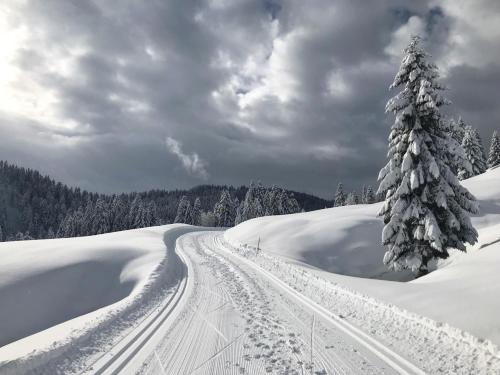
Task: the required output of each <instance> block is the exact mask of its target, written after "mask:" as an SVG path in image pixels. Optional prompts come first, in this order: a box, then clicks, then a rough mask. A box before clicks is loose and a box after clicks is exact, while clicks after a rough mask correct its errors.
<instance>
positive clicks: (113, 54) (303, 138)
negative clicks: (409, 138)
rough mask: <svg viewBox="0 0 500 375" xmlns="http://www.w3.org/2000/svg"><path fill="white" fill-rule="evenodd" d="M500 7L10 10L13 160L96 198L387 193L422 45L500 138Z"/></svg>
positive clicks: (44, 4) (436, 2)
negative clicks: (251, 190) (241, 191)
mask: <svg viewBox="0 0 500 375" xmlns="http://www.w3.org/2000/svg"><path fill="white" fill-rule="evenodd" d="M499 17H500V2H499V1H498V0H432V1H411V0H408V1H395V0H394V1H392V0H378V1H366V0H324V1H323V0H311V1H303V0H291V1H280V0H211V1H191V0H144V1H143V0H135V1H131V0H120V1H105V0H102V1H97V0H94V1H90V0H89V1H86V0H26V1H23V0H19V1H18V0H6V1H2V2H1V4H0V84H1V89H0V159H5V160H8V161H11V162H14V163H17V164H20V165H23V166H27V167H32V168H36V169H39V170H41V171H42V172H43V173H48V174H50V175H51V176H52V177H54V178H55V179H57V180H60V181H63V182H65V183H67V184H70V185H73V186H81V187H83V188H86V189H90V190H93V191H99V192H121V191H132V190H145V189H150V188H167V189H172V188H185V187H191V186H194V185H197V184H201V183H216V184H235V185H239V184H246V183H248V182H249V180H251V179H255V180H258V179H260V180H262V181H263V182H264V183H266V184H273V183H276V184H281V185H284V186H286V187H289V188H291V189H295V190H300V191H306V192H311V193H315V194H319V195H321V196H324V197H331V195H332V194H333V191H334V189H335V186H336V184H337V182H338V181H343V182H344V183H345V184H346V185H347V186H348V187H350V188H358V189H359V187H360V185H361V184H363V183H366V184H368V183H372V184H374V183H375V178H376V175H377V173H378V170H379V169H380V167H381V166H382V165H383V164H384V163H385V153H386V138H387V134H388V129H389V126H390V124H391V120H392V118H391V116H390V115H386V114H384V106H385V103H386V101H387V99H388V98H389V96H390V92H389V91H388V86H389V84H390V83H391V81H392V78H393V77H394V75H395V73H396V71H397V68H398V66H399V62H400V59H401V51H402V49H403V47H404V46H405V44H406V43H407V42H408V40H409V37H410V35H412V34H415V33H418V34H420V35H421V36H422V37H423V38H424V39H425V46H426V48H427V49H428V51H429V52H430V53H431V54H432V55H433V57H432V58H433V60H434V61H435V62H436V63H437V64H438V66H439V67H440V71H441V73H442V78H443V81H444V83H445V84H446V85H447V86H448V88H449V91H448V93H447V96H448V97H449V98H450V99H451V100H452V102H453V104H452V105H451V106H449V108H447V112H448V113H449V114H451V115H453V116H458V115H461V116H462V117H463V118H464V119H465V120H466V121H467V122H469V123H470V124H472V125H474V126H476V127H478V128H479V129H480V132H481V135H482V136H483V137H484V138H485V139H484V141H485V143H487V144H488V143H489V137H490V135H491V132H492V131H493V129H494V128H497V129H499V130H500V95H499V91H498V90H499V89H498V88H499V87H500V48H499V46H500V26H499V24H498V19H499Z"/></svg>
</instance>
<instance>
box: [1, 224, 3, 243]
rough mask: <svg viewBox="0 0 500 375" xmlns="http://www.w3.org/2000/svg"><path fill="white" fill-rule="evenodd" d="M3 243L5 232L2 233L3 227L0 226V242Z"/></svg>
mask: <svg viewBox="0 0 500 375" xmlns="http://www.w3.org/2000/svg"><path fill="white" fill-rule="evenodd" d="M2 241H3V231H2V226H1V225H0V242H2Z"/></svg>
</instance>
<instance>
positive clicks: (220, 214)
mask: <svg viewBox="0 0 500 375" xmlns="http://www.w3.org/2000/svg"><path fill="white" fill-rule="evenodd" d="M214 215H215V218H216V226H218V227H232V226H234V221H235V217H236V207H234V200H233V199H232V198H231V195H230V194H229V191H228V190H223V191H222V194H221V196H220V200H219V202H217V203H216V204H215V206H214Z"/></svg>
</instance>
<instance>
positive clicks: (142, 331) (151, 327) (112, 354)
mask: <svg viewBox="0 0 500 375" xmlns="http://www.w3.org/2000/svg"><path fill="white" fill-rule="evenodd" d="M178 256H179V257H180V258H181V262H182V265H183V270H182V275H181V279H180V281H179V282H178V283H177V286H176V287H175V290H174V293H173V294H172V295H171V296H170V298H169V299H168V300H167V301H166V303H165V304H164V305H163V306H162V307H161V308H160V309H159V310H156V311H153V312H152V313H151V314H150V315H149V316H148V317H147V318H146V319H144V320H143V322H142V323H141V324H140V325H139V326H137V327H136V328H135V329H134V330H133V331H131V332H130V333H129V334H127V335H126V336H125V337H123V338H122V339H121V340H120V341H119V342H118V343H117V344H116V345H115V346H114V347H113V348H112V349H111V350H109V351H108V352H106V353H105V354H104V355H102V356H101V357H100V358H98V359H97V360H96V361H95V362H94V363H93V364H92V365H90V366H88V367H87V371H84V373H87V372H88V373H91V374H95V375H115V374H119V373H120V372H121V371H122V370H123V368H124V367H125V366H126V365H127V364H128V363H129V362H130V361H132V360H133V358H134V357H135V356H136V355H137V353H138V352H139V351H140V350H141V349H142V348H143V347H144V345H145V344H146V343H147V342H148V341H149V340H150V339H151V337H153V335H154V334H155V333H156V332H157V331H158V329H159V327H161V325H162V324H164V322H165V320H167V318H168V317H169V316H170V315H171V314H172V312H173V311H174V310H175V308H176V307H177V305H178V304H179V302H180V301H181V300H182V298H183V296H184V293H185V291H186V287H187V280H188V276H189V273H188V267H187V263H186V260H185V259H184V258H183V255H182V254H178Z"/></svg>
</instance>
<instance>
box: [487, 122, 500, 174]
mask: <svg viewBox="0 0 500 375" xmlns="http://www.w3.org/2000/svg"><path fill="white" fill-rule="evenodd" d="M497 165H500V138H498V133H497V131H496V130H495V131H494V132H493V136H492V137H491V146H490V154H489V156H488V167H489V168H493V167H496V166H497Z"/></svg>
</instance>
